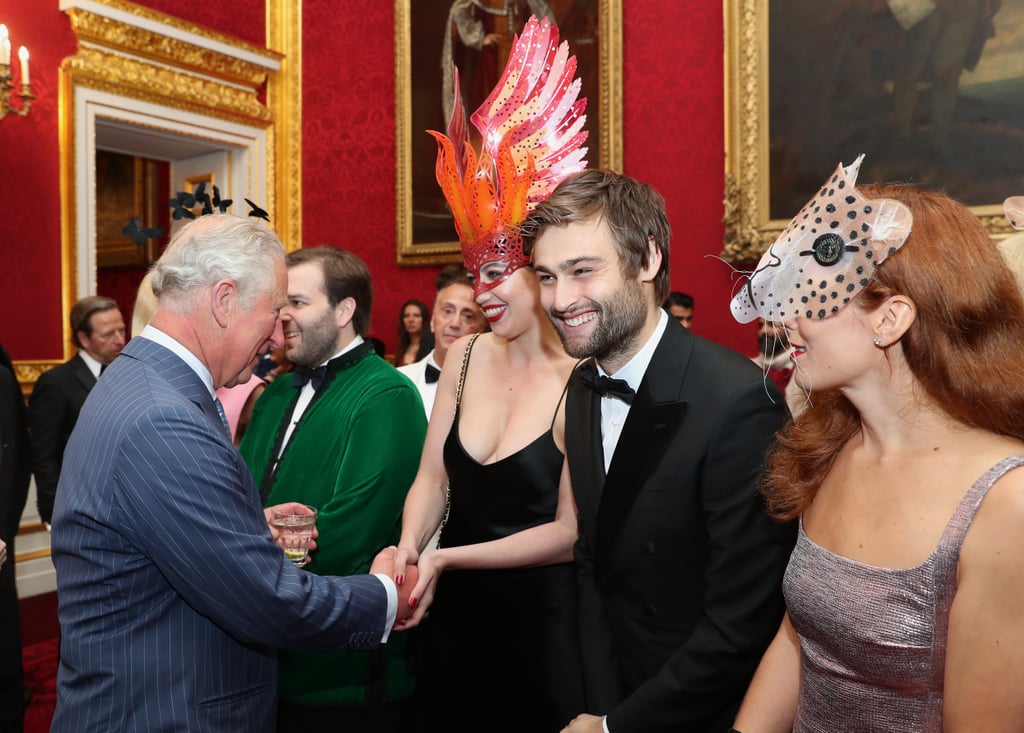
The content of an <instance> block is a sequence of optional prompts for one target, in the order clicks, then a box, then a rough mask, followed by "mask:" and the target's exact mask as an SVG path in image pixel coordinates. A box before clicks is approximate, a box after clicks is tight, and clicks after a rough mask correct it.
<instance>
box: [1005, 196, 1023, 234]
mask: <svg viewBox="0 0 1024 733" xmlns="http://www.w3.org/2000/svg"><path fill="white" fill-rule="evenodd" d="M1003 213H1004V214H1006V218H1007V219H1009V220H1010V226H1012V227H1013V228H1014V229H1024V196H1011V197H1010V198H1008V199H1006V201H1004V202H1003Z"/></svg>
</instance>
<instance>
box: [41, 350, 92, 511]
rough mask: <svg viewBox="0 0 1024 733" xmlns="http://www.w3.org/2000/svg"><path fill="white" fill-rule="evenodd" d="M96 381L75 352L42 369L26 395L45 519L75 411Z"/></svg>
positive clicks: (80, 406) (79, 408)
mask: <svg viewBox="0 0 1024 733" xmlns="http://www.w3.org/2000/svg"><path fill="white" fill-rule="evenodd" d="M95 384H96V377H94V376H93V375H92V372H91V371H89V366H88V364H86V363H85V360H84V359H83V358H82V357H81V356H79V355H78V354H76V355H75V356H74V357H72V358H71V359H69V360H67V361H66V362H64V363H63V364H61V365H60V366H56V367H54V368H53V369H51V370H50V371H48V372H44V373H43V374H41V375H40V376H39V379H38V381H36V386H35V387H34V388H33V389H32V395H31V397H29V408H28V409H29V412H28V415H29V427H30V429H31V430H32V472H33V473H34V474H35V477H36V502H37V505H38V507H39V516H40V518H41V519H42V520H43V521H44V522H49V521H50V519H51V517H52V515H53V497H54V495H55V494H56V493H57V482H58V480H59V479H60V467H61V462H62V461H63V458H64V448H65V447H66V446H67V444H68V438H70V437H71V431H72V430H74V429H75V423H76V422H77V421H78V413H79V412H80V411H81V409H82V405H84V404H85V398H86V397H88V396H89V390H91V389H92V388H93V385H95Z"/></svg>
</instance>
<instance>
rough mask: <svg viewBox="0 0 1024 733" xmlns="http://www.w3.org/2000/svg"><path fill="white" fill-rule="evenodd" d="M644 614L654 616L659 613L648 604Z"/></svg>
mask: <svg viewBox="0 0 1024 733" xmlns="http://www.w3.org/2000/svg"><path fill="white" fill-rule="evenodd" d="M644 613H645V614H647V615H648V616H653V615H655V613H657V611H656V609H655V608H654V606H652V605H651V604H650V603H648V604H647V605H646V606H644Z"/></svg>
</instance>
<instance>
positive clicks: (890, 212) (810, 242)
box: [731, 155, 913, 323]
mask: <svg viewBox="0 0 1024 733" xmlns="http://www.w3.org/2000/svg"><path fill="white" fill-rule="evenodd" d="M863 160H864V156H863V155H861V156H860V157H859V158H857V160H855V161H854V162H853V163H852V164H851V165H850V166H848V167H846V168H844V167H843V165H842V163H840V164H839V167H838V168H836V171H835V173H834V174H832V177H831V178H829V180H828V181H827V182H826V183H825V185H824V186H822V188H821V190H820V191H819V192H818V193H817V195H816V196H815V197H814V198H812V199H811V200H810V201H808V202H807V204H806V205H805V206H804V207H803V208H802V209H801V210H800V213H799V214H797V215H796V217H795V218H794V219H793V220H792V221H791V222H790V223H789V226H787V227H786V230H785V231H784V232H782V234H781V235H780V236H779V238H778V239H776V240H775V243H774V244H772V245H771V246H770V247H769V248H768V250H767V251H766V252H765V253H764V255H763V256H762V257H761V261H760V262H758V263H757V269H755V270H754V271H753V272H752V273H751V274H750V276H749V277H748V278H747V281H746V282H745V283H744V284H743V287H742V289H741V290H740V291H739V292H738V293H736V295H735V296H734V297H733V299H732V304H731V308H732V314H733V317H734V318H735V319H736V320H737V321H739V322H740V323H750V322H751V321H753V320H754V319H756V318H764V319H765V320H766V321H773V322H775V323H781V322H782V321H785V320H786V319H789V318H796V317H803V318H825V317H826V316H829V315H832V314H834V313H838V312H839V309H840V308H842V307H843V306H844V305H846V304H847V303H849V302H850V301H851V300H853V298H854V297H856V295H857V294H858V293H859V292H860V291H861V290H863V289H864V286H865V285H867V284H868V282H869V281H870V280H871V276H872V275H874V272H875V268H876V267H877V266H878V265H879V264H881V263H882V262H883V261H884V260H885V258H886V257H888V256H889V255H891V254H892V253H893V252H895V251H896V250H897V249H899V248H900V247H901V246H902V245H903V243H904V242H905V241H906V239H907V235H909V234H910V229H911V226H912V225H913V216H912V215H911V213H910V210H909V209H908V208H907V207H906V206H904V205H903V204H901V203H899V202H898V201H893V200H892V199H868V198H865V197H864V196H862V195H861V194H860V193H859V192H858V191H857V189H856V183H857V173H858V171H859V170H860V164H861V161H863Z"/></svg>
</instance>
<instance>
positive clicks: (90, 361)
mask: <svg viewBox="0 0 1024 733" xmlns="http://www.w3.org/2000/svg"><path fill="white" fill-rule="evenodd" d="M78 355H79V356H80V357H82V361H84V362H85V365H86V366H87V367H89V371H90V372H92V375H93V376H94V377H96V379H99V378H100V370H101V369H102V368H103V365H102V364H100V363H99V362H98V361H96V359H94V358H93V356H92V354H90V353H89V352H88V351H86V350H85V349H80V350H79V351H78Z"/></svg>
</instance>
